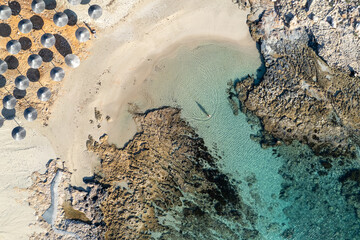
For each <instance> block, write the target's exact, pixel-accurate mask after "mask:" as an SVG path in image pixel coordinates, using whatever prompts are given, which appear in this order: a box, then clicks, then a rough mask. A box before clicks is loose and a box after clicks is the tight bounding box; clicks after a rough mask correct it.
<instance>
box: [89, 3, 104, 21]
mask: <svg viewBox="0 0 360 240" xmlns="http://www.w3.org/2000/svg"><path fill="white" fill-rule="evenodd" d="M88 14H89V16H90V17H91V18H92V19H98V18H100V17H101V15H102V8H101V7H100V6H99V5H91V6H90V7H89V10H88Z"/></svg>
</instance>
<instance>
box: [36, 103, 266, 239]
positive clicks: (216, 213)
mask: <svg viewBox="0 0 360 240" xmlns="http://www.w3.org/2000/svg"><path fill="white" fill-rule="evenodd" d="M180 115H181V111H180V110H179V109H176V108H170V107H164V108H160V109H153V110H148V111H147V112H145V113H135V114H134V120H135V122H136V123H137V125H138V128H139V129H138V133H137V134H136V135H135V136H134V138H133V139H132V140H130V141H129V142H128V143H127V144H126V145H125V146H124V147H123V148H117V147H116V146H115V145H112V144H109V143H108V142H107V135H104V136H102V137H101V138H100V140H99V141H94V139H93V138H92V137H91V136H89V140H88V141H87V148H88V150H89V151H91V152H94V153H95V154H97V155H98V157H99V158H100V159H101V168H100V170H99V172H97V173H96V174H95V175H94V177H93V178H89V179H87V181H86V182H87V184H88V186H87V188H86V189H79V188H76V187H74V186H71V185H70V184H69V182H70V176H71V173H69V172H68V171H67V169H66V168H65V167H64V166H63V163H62V162H61V161H60V160H57V161H56V160H54V161H51V162H50V163H49V165H48V166H47V168H48V170H47V172H46V173H44V174H39V173H34V174H33V177H32V178H33V181H34V184H33V185H32V187H31V188H30V189H29V190H30V191H31V192H33V195H32V196H31V197H30V199H29V202H30V205H31V206H32V207H33V208H35V209H36V214H37V215H38V218H39V224H40V225H41V226H42V227H44V228H46V231H47V232H46V233H36V234H35V233H34V235H33V236H32V237H31V239H46V238H49V237H50V238H51V239H74V238H75V237H74V236H71V235H69V234H59V233H58V231H55V230H61V231H66V232H70V233H74V234H76V237H79V238H80V239H149V238H155V239H198V238H199V237H205V238H206V239H214V238H216V237H218V236H227V239H237V238H244V239H258V238H260V234H259V233H258V231H257V230H256V229H255V224H256V221H257V215H256V214H255V212H254V210H253V209H251V207H250V206H248V205H247V204H245V203H244V202H243V200H242V199H241V196H240V195H239V190H238V188H237V187H236V186H235V185H234V183H233V182H232V181H231V180H230V179H229V178H228V177H227V176H226V175H224V174H222V173H221V172H220V170H219V169H218V167H217V164H216V159H215V158H214V157H213V156H211V155H210V154H209V153H208V151H207V148H206V147H205V145H204V142H203V140H202V139H201V138H200V137H199V136H198V135H197V134H196V132H195V130H194V129H193V128H192V127H190V126H189V124H188V123H187V122H186V121H185V120H183V119H182V118H181V116H180ZM58 171H61V172H62V173H63V177H62V179H61V181H60V185H59V188H58V197H59V201H58V211H57V216H56V219H55V223H54V226H51V224H49V223H47V222H46V221H45V219H44V218H43V216H42V214H43V213H44V212H45V211H46V210H47V208H49V206H50V205H51V190H50V189H51V183H52V181H53V179H54V178H55V175H56V173H57V172H58ZM54 228H56V229H54Z"/></svg>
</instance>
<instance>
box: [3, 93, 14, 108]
mask: <svg viewBox="0 0 360 240" xmlns="http://www.w3.org/2000/svg"><path fill="white" fill-rule="evenodd" d="M15 105H16V98H15V97H14V96H13V95H7V96H5V97H4V98H3V106H4V108H6V109H14V108H15Z"/></svg>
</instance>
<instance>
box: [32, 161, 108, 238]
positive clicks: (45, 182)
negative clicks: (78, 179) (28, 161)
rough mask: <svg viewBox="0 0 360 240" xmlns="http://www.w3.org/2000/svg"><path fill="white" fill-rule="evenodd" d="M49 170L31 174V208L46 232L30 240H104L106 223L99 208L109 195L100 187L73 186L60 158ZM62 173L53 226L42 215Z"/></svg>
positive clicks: (51, 162) (49, 165)
mask: <svg viewBox="0 0 360 240" xmlns="http://www.w3.org/2000/svg"><path fill="white" fill-rule="evenodd" d="M46 167H47V170H46V172H45V173H44V174H41V173H38V172H34V173H33V174H32V180H33V184H32V185H31V186H30V187H29V188H28V191H29V193H30V197H29V199H28V202H29V205H30V206H31V207H33V208H34V209H35V214H36V216H38V223H37V224H38V225H39V226H40V227H42V228H44V229H45V231H44V232H40V233H39V232H36V233H33V234H32V235H31V236H30V239H34V240H35V239H36V240H39V239H44V240H45V239H59V240H60V239H78V238H80V239H82V240H93V239H104V233H105V224H104V222H103V215H102V212H101V210H100V208H99V206H100V202H101V201H102V200H103V198H104V197H106V192H104V190H103V189H102V187H101V185H99V184H95V183H88V187H87V189H86V190H85V189H78V188H76V187H73V186H71V185H70V177H71V173H70V172H69V171H68V170H67V169H66V168H65V167H64V163H63V161H61V160H60V159H56V160H51V161H50V162H49V163H48V164H47V166H46ZM59 171H61V173H62V174H61V179H60V181H59V186H58V189H57V197H58V205H57V212H56V218H55V219H54V225H53V226H52V225H51V224H50V223H49V222H47V221H46V219H44V217H43V214H44V213H45V212H46V210H48V209H49V207H50V205H51V203H52V195H51V186H52V183H53V181H54V179H55V176H56V174H57V173H58V172H59ZM47 220H48V219H47ZM69 233H70V234H69ZM76 237H78V238H76Z"/></svg>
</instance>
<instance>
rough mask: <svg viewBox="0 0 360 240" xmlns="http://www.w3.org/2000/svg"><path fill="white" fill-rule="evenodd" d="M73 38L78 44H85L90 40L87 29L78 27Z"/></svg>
mask: <svg viewBox="0 0 360 240" xmlns="http://www.w3.org/2000/svg"><path fill="white" fill-rule="evenodd" d="M75 37H76V39H77V40H79V42H86V41H87V40H89V39H90V32H89V30H88V29H87V28H84V27H80V28H78V29H77V30H76V32H75Z"/></svg>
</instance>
